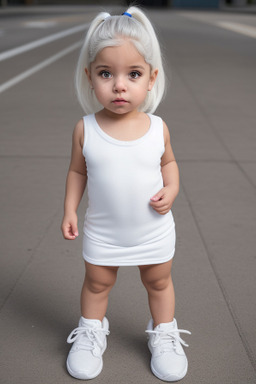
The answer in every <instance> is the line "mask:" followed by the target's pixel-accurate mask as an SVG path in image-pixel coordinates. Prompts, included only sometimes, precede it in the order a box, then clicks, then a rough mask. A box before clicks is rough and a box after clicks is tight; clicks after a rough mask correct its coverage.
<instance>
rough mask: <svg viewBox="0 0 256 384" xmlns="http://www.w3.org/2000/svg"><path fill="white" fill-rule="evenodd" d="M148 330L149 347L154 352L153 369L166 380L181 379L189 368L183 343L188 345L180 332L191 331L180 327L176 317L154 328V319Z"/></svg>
mask: <svg viewBox="0 0 256 384" xmlns="http://www.w3.org/2000/svg"><path fill="white" fill-rule="evenodd" d="M146 332H147V333H148V335H149V341H148V347H149V350H150V352H151V353H152V358H151V370H152V372H153V373H154V375H155V376H156V377H158V378H159V379H161V380H164V381H177V380H181V379H182V378H183V377H184V376H185V375H186V373H187V369H188V361H187V357H186V355H185V353H184V351H183V348H182V346H181V344H183V345H184V346H186V347H188V345H187V344H186V343H185V342H184V341H183V340H182V339H181V338H180V333H188V334H191V333H190V332H189V331H185V330H182V329H178V328H177V322H176V320H175V319H174V320H173V321H172V322H171V323H162V324H159V325H158V326H157V327H155V328H154V329H153V320H150V322H149V324H148V328H147V330H146Z"/></svg>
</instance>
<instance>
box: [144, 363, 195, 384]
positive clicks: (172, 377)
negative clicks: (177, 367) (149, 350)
mask: <svg viewBox="0 0 256 384" xmlns="http://www.w3.org/2000/svg"><path fill="white" fill-rule="evenodd" d="M150 368H151V371H152V372H153V374H154V375H155V376H156V377H157V378H158V379H160V380H162V381H168V382H172V381H179V380H182V379H183V378H184V377H185V376H186V374H187V371H188V363H187V364H186V367H185V369H184V370H183V372H181V373H180V374H179V375H168V376H163V375H161V374H160V373H159V372H157V371H156V370H155V369H154V367H153V366H152V364H151V365H150Z"/></svg>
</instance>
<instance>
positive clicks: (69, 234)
mask: <svg viewBox="0 0 256 384" xmlns="http://www.w3.org/2000/svg"><path fill="white" fill-rule="evenodd" d="M61 230H62V234H63V237H64V239H66V240H75V239H76V238H77V236H78V235H79V233H78V228H77V214H76V213H75V214H73V215H71V216H70V215H69V216H66V215H65V216H64V218H63V221H62V224H61Z"/></svg>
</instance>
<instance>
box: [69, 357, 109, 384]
mask: <svg viewBox="0 0 256 384" xmlns="http://www.w3.org/2000/svg"><path fill="white" fill-rule="evenodd" d="M66 365H67V370H68V373H69V374H70V376H72V377H74V378H75V379H80V380H91V379H95V377H97V376H98V375H99V374H100V373H101V371H102V369H103V363H102V364H101V365H100V367H99V369H98V370H97V371H96V372H94V374H93V375H88V374H86V373H85V372H73V371H72V369H71V368H70V367H69V364H68V361H67V364H66Z"/></svg>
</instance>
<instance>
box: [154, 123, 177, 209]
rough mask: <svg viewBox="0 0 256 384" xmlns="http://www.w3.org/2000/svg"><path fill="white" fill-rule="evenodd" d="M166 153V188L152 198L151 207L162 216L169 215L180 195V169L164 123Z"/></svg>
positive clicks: (163, 174) (164, 163) (164, 180)
mask: <svg viewBox="0 0 256 384" xmlns="http://www.w3.org/2000/svg"><path fill="white" fill-rule="evenodd" d="M164 139H165V152H164V154H163V157H162V161H161V171H162V176H163V182H164V187H163V188H162V189H161V190H160V191H159V192H158V193H157V194H156V195H154V196H153V197H152V198H151V202H150V205H151V206H152V208H154V209H155V211H157V212H158V213H160V214H161V215H165V214H166V213H168V212H169V211H170V209H171V207H172V205H173V203H174V200H175V198H176V197H177V195H178V193H179V169H178V165H177V163H176V160H175V157H174V153H173V150H172V146H171V141H170V133H169V130H168V128H167V126H166V124H165V123H164Z"/></svg>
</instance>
